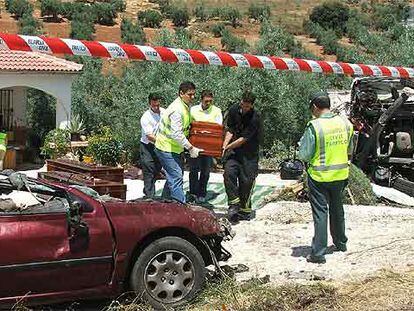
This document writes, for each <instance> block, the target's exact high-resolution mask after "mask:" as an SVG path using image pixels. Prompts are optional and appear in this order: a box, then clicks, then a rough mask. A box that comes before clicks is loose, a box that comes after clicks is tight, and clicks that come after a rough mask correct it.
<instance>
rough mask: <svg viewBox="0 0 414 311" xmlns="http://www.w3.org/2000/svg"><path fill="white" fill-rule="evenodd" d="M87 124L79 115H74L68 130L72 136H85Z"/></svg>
mask: <svg viewBox="0 0 414 311" xmlns="http://www.w3.org/2000/svg"><path fill="white" fill-rule="evenodd" d="M85 129H86V128H85V123H84V122H83V120H82V118H81V117H80V116H79V115H78V114H74V115H73V116H72V118H71V120H70V123H69V126H68V130H69V132H70V133H71V134H72V133H74V134H83V133H85Z"/></svg>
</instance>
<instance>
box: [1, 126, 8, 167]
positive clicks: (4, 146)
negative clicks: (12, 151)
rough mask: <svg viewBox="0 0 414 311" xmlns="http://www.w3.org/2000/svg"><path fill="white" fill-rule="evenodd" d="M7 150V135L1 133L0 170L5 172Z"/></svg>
mask: <svg viewBox="0 0 414 311" xmlns="http://www.w3.org/2000/svg"><path fill="white" fill-rule="evenodd" d="M6 150H7V133H3V132H0V170H3V160H4V156H5V155H6Z"/></svg>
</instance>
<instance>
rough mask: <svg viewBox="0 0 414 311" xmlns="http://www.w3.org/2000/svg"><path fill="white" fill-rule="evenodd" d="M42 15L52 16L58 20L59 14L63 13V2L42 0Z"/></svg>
mask: <svg viewBox="0 0 414 311" xmlns="http://www.w3.org/2000/svg"><path fill="white" fill-rule="evenodd" d="M40 12H41V13H40V14H41V16H42V17H43V16H52V17H53V20H54V21H58V15H59V14H60V13H62V3H61V2H60V0H41V1H40Z"/></svg>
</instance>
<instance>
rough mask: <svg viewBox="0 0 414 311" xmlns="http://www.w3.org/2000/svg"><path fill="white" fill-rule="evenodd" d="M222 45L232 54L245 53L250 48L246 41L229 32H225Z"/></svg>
mask: <svg viewBox="0 0 414 311" xmlns="http://www.w3.org/2000/svg"><path fill="white" fill-rule="evenodd" d="M221 45H222V46H223V48H224V49H225V50H226V51H227V52H230V53H245V52H246V51H247V49H248V47H249V45H248V44H247V42H246V40H244V39H242V38H238V37H236V36H234V35H232V34H231V33H230V31H228V30H225V31H224V32H223V37H222V38H221Z"/></svg>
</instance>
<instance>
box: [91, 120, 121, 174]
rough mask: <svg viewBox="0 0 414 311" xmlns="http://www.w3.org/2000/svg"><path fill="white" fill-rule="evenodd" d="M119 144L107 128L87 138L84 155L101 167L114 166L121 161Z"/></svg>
mask: <svg viewBox="0 0 414 311" xmlns="http://www.w3.org/2000/svg"><path fill="white" fill-rule="evenodd" d="M121 151H122V148H121V143H120V142H119V140H118V139H116V137H115V136H114V134H113V133H112V131H111V129H110V128H109V127H108V126H104V127H102V128H101V129H100V131H99V132H97V133H95V134H93V135H92V136H90V137H89V138H88V148H87V149H86V153H87V154H88V155H91V156H93V158H94V159H95V161H97V162H98V163H99V164H102V165H109V166H116V165H117V164H118V163H119V161H120V159H121Z"/></svg>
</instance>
